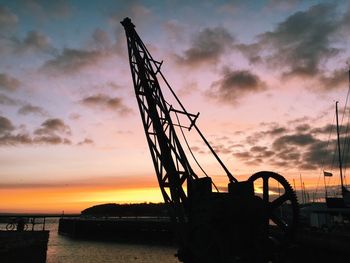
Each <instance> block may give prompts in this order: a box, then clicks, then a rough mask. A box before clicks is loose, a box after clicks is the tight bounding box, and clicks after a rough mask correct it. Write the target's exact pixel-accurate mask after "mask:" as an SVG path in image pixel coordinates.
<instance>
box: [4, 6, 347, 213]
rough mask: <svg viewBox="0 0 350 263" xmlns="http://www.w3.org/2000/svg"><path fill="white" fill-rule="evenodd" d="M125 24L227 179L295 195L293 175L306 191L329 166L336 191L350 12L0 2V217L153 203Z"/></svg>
mask: <svg viewBox="0 0 350 263" xmlns="http://www.w3.org/2000/svg"><path fill="white" fill-rule="evenodd" d="M125 17H130V18H131V19H132V21H133V23H134V24H135V25H136V30H137V32H138V33H139V35H140V37H141V38H142V39H143V41H144V43H145V44H146V46H147V47H148V49H149V50H150V52H151V53H152V55H153V57H154V58H155V59H157V60H159V61H161V60H163V61H164V63H163V66H162V71H163V74H164V75H165V76H166V77H167V80H168V81H169V83H170V84H171V85H172V87H173V89H174V90H175V91H176V93H177V94H178V96H179V97H180V99H181V101H182V103H183V104H184V105H185V107H186V108H187V110H188V111H189V112H192V113H197V112H200V117H199V119H198V121H197V125H198V126H199V127H200V129H201V131H202V132H203V133H204V135H205V136H206V138H207V139H208V140H209V141H210V142H211V144H212V146H213V147H214V148H215V150H216V152H217V153H218V155H219V156H220V157H221V158H222V160H223V161H224V163H225V164H226V165H227V166H228V168H229V169H230V171H231V172H232V174H234V175H235V177H237V178H238V179H239V180H245V179H247V178H248V177H249V176H250V175H252V174H253V173H255V172H257V171H261V170H272V171H276V172H278V173H280V174H282V175H284V176H285V177H286V178H287V179H288V180H289V181H290V182H291V183H292V182H293V179H295V180H297V188H298V187H299V186H300V182H299V175H300V174H301V175H302V177H303V179H304V180H305V184H306V186H307V187H308V188H309V189H315V187H316V186H317V182H318V181H319V180H320V175H321V174H322V170H323V169H327V170H329V171H332V172H333V173H334V175H335V176H334V177H332V178H331V179H330V182H329V185H335V184H338V183H339V176H338V173H337V169H336V164H335V165H332V160H333V159H334V158H333V153H334V150H335V149H334V140H335V139H336V138H335V133H334V131H335V130H334V126H333V125H334V105H335V101H339V105H340V110H341V113H342V109H343V108H344V105H345V101H346V95H347V92H348V72H347V70H348V65H347V62H349V58H350V48H349V46H350V5H349V3H348V1H345V0H344V1H311V0H309V1H306V0H305V1H303V0H285V1H278V0H265V1H264V0H255V1H243V0H232V1H209V0H201V1H180V0H164V1H156V0H154V1H136V0H135V1H121V0H120V1H117V0H102V1H92V0H91V1H90V0H86V1H79V0H76V1H74V0H71V1H69V0H67V1H65V0H57V1H44V0H11V1H9V0H8V1H5V0H0V56H1V61H0V164H1V169H0V199H1V200H2V201H1V203H0V212H54V213H61V212H62V211H65V212H66V213H67V212H80V211H81V210H82V209H84V208H86V207H88V206H90V205H95V204H101V203H106V202H120V203H129V202H131V203H135V202H144V201H147V202H159V201H162V199H161V194H160V191H159V188H158V184H157V181H156V176H155V172H154V168H153V164H152V160H151V156H150V154H149V150H148V146H147V143H146V139H145V135H144V132H143V127H142V122H141V118H140V116H139V112H138V106H137V103H136V99H135V95H134V91H133V85H132V79H131V74H130V68H129V64H128V57H127V47H126V38H125V33H124V29H123V27H122V26H121V24H120V21H121V20H123V18H125ZM165 95H166V96H167V95H169V93H167V92H165ZM167 98H168V97H167ZM167 98H166V99H167ZM169 102H170V103H174V101H173V100H172V98H170V97H169ZM174 105H175V104H174ZM349 115H350V114H349V112H347V115H345V117H344V118H343V125H342V128H343V131H345V129H346V128H345V126H346V125H347V123H349V119H348V117H347V116H349ZM340 117H341V118H342V116H340ZM184 124H186V122H185V123H184ZM330 130H333V133H332V136H331V137H329V134H330ZM179 135H180V134H179ZM188 136H189V138H190V139H191V142H190V144H191V147H192V149H193V151H194V152H195V153H196V156H197V158H198V159H199V161H200V162H201V164H202V165H203V166H204V167H205V168H206V170H207V172H208V173H209V174H210V175H212V176H213V177H214V179H215V180H216V181H217V183H218V184H219V185H222V186H225V185H226V183H227V179H226V178H225V176H222V175H223V174H224V173H223V171H222V170H221V169H220V167H219V166H218V165H217V163H216V162H215V160H214V159H213V157H212V156H211V155H210V154H209V151H208V149H206V148H205V147H204V145H203V143H201V142H200V141H199V139H198V137H197V136H196V135H195V134H193V133H192V132H189V133H188ZM328 141H330V143H329V144H328ZM345 151H346V152H349V149H347V150H345ZM189 159H190V160H192V159H191V158H189ZM333 163H334V162H333ZM349 163H350V160H348V162H347V165H348V164H349ZM332 167H333V168H332ZM193 168H194V169H195V170H196V171H199V170H198V168H197V167H196V165H195V164H193ZM198 174H199V175H200V176H201V173H200V172H198ZM322 180H323V179H322V178H321V181H319V182H318V185H319V186H318V188H319V191H323V181H322ZM297 190H298V189H297Z"/></svg>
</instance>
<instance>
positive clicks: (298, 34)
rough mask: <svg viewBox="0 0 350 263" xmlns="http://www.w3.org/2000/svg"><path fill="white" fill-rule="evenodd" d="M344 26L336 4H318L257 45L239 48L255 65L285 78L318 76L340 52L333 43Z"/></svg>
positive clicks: (289, 19) (260, 37)
mask: <svg viewBox="0 0 350 263" xmlns="http://www.w3.org/2000/svg"><path fill="white" fill-rule="evenodd" d="M341 23H342V18H341V17H340V16H339V15H338V14H337V13H336V5H335V4H330V3H328V4H325V3H322V4H317V5H314V6H312V7H310V8H309V9H308V10H306V11H298V12H296V13H294V14H293V15H291V16H289V17H288V18H287V19H286V20H285V21H283V22H281V23H279V24H278V25H277V27H276V28H275V29H274V30H273V31H270V32H266V33H263V34H261V35H259V36H258V41H257V42H256V43H253V44H251V45H239V46H237V47H238V48H239V49H240V50H241V51H242V52H243V54H245V55H246V56H247V57H248V59H250V61H251V62H257V61H261V60H263V61H264V62H266V63H268V65H270V66H273V67H277V68H279V69H281V70H283V76H284V77H288V76H299V77H315V76H316V75H318V74H319V73H320V71H321V66H322V63H323V62H325V61H327V60H328V59H329V58H332V57H334V56H335V55H337V54H338V53H339V52H340V50H339V49H337V48H335V47H333V46H332V44H333V40H334V36H335V34H336V33H337V31H338V29H339V26H340V24H341Z"/></svg>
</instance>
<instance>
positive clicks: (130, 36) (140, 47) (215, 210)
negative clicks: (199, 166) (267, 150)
mask: <svg viewBox="0 0 350 263" xmlns="http://www.w3.org/2000/svg"><path fill="white" fill-rule="evenodd" d="M121 24H122V25H123V26H124V29H125V33H126V38H127V46H128V53H129V63H130V69H131V75H132V79H133V84H134V89H135V94H136V99H137V103H138V105H139V110H140V114H141V119H142V123H143V127H144V131H145V134H146V138H147V142H148V146H149V149H150V152H151V156H152V160H153V164H154V167H155V171H156V175H157V178H158V183H159V186H160V190H161V192H162V195H163V198H164V201H165V203H166V204H167V205H168V210H169V214H170V216H171V219H172V222H173V225H174V230H175V233H176V236H177V242H178V245H179V250H178V254H177V256H178V258H179V260H181V261H183V262H185V263H206V262H208V263H214V262H217V263H221V262H222V263H223V262H265V261H266V262H267V260H271V259H273V255H274V253H275V252H276V249H277V250H278V249H279V248H280V247H281V246H282V245H285V244H286V243H287V242H288V240H290V238H291V237H292V235H293V233H294V232H295V229H296V225H297V219H298V202H297V198H296V195H295V192H294V191H293V189H292V187H291V186H290V184H289V183H288V182H287V181H286V179H285V178H284V177H283V176H281V175H279V174H276V173H273V172H266V171H264V172H259V173H256V174H254V175H252V176H251V177H250V178H249V180H247V181H242V182H238V180H237V179H236V178H235V177H234V176H233V175H232V174H231V173H230V172H229V170H228V169H227V167H226V166H225V165H224V163H223V162H222V161H221V159H220V158H219V157H218V155H217V154H216V153H215V151H214V150H213V148H212V147H211V146H210V144H209V143H208V141H207V140H206V139H205V137H204V135H203V134H202V133H201V131H200V130H199V128H198V127H197V125H196V120H197V118H198V116H199V113H198V114H190V113H188V112H187V111H186V109H185V108H184V106H183V105H182V103H181V101H180V100H179V99H178V97H177V96H176V94H175V93H174V91H173V90H172V88H171V87H170V85H169V83H168V82H167V80H166V79H165V77H164V75H163V74H162V72H161V66H162V63H163V62H158V61H156V60H154V59H153V58H152V56H151V54H150V53H149V51H148V50H147V48H146V46H145V45H144V43H143V42H142V40H141V39H140V37H139V36H138V34H137V32H136V31H135V25H134V24H133V23H132V22H131V20H130V18H125V19H124V20H123V21H122V22H121ZM158 78H161V79H162V80H163V81H164V83H165V86H166V87H167V88H168V89H169V90H170V91H171V93H172V95H173V96H174V97H175V99H176V101H177V102H178V104H179V106H180V110H178V109H175V108H173V106H171V105H170V104H168V103H167V101H166V100H165V99H164V97H163V93H162V90H161V87H160V83H159V81H158ZM171 114H173V115H174V114H175V115H176V117H177V115H178V114H183V115H185V116H187V117H188V119H189V121H190V125H189V127H187V128H188V129H189V130H190V129H192V128H194V129H195V130H196V131H197V132H198V133H199V135H200V137H201V138H202V139H203V141H204V142H205V144H206V145H207V146H208V147H209V149H210V151H211V153H212V154H213V155H214V157H215V158H216V160H217V161H218V162H219V164H220V165H221V166H222V168H223V169H224V171H225V172H226V175H227V177H228V179H229V184H228V191H227V192H219V191H218V190H217V188H216V187H215V188H216V190H217V191H216V192H213V191H212V186H213V185H214V184H213V182H212V180H211V178H210V177H209V176H207V177H202V178H200V177H199V176H197V175H196V173H195V172H194V171H193V169H192V168H191V165H190V163H189V161H188V158H187V157H186V154H185V151H184V149H183V147H182V145H181V143H180V140H179V138H178V136H177V134H176V127H177V126H179V127H180V128H181V129H182V128H184V127H183V126H182V125H181V124H180V123H179V122H178V123H177V122H175V121H173V120H172V117H171ZM181 131H182V130H181ZM186 143H187V141H186ZM272 180H275V181H277V182H278V183H279V184H280V185H282V187H283V189H284V192H283V193H282V195H280V196H278V197H277V198H274V199H272V194H271V192H272V190H271V189H270V188H269V181H272ZM259 181H261V184H262V193H261V195H260V196H259V195H258V194H255V192H254V184H256V185H255V187H257V183H258V182H259ZM214 186H215V185H214ZM282 212H283V213H284V216H283V215H282ZM286 214H287V216H286ZM271 222H272V223H273V225H274V227H271V226H270V225H271V224H270V223H271Z"/></svg>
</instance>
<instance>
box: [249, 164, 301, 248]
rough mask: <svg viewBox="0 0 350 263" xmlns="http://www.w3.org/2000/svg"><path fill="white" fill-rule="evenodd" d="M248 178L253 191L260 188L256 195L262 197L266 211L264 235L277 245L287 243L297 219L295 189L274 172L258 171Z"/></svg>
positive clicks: (293, 231)
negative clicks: (252, 185)
mask: <svg viewBox="0 0 350 263" xmlns="http://www.w3.org/2000/svg"><path fill="white" fill-rule="evenodd" d="M248 180H249V181H251V182H253V184H254V189H255V191H256V190H257V189H260V190H261V191H256V195H258V196H260V197H261V198H262V201H263V204H264V206H265V209H266V211H267V212H266V217H265V219H264V224H263V233H264V234H265V237H267V238H269V239H270V240H273V241H274V242H275V243H278V244H277V245H283V244H286V243H288V242H289V241H290V240H291V239H292V238H293V237H294V235H295V232H296V228H297V224H298V219H299V204H298V199H297V196H296V193H295V191H294V190H293V188H292V187H291V185H290V184H289V183H288V181H287V180H286V179H285V178H284V177H283V176H282V175H280V174H277V173H274V172H269V171H262V172H258V173H255V174H253V175H252V176H251V177H250V178H249V179H248ZM261 180H262V185H261Z"/></svg>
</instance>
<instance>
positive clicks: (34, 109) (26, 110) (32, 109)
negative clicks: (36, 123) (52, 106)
mask: <svg viewBox="0 0 350 263" xmlns="http://www.w3.org/2000/svg"><path fill="white" fill-rule="evenodd" d="M17 113H18V114H21V115H28V114H36V115H41V116H47V115H48V113H47V112H46V111H45V110H44V109H43V108H42V107H39V106H33V105H31V104H26V105H24V106H22V107H21V108H20V109H19V110H18V112H17Z"/></svg>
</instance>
